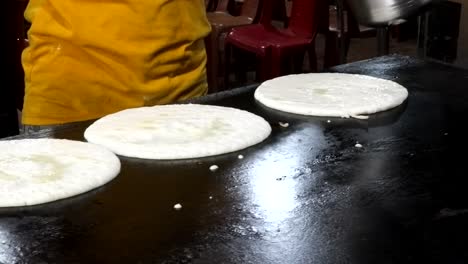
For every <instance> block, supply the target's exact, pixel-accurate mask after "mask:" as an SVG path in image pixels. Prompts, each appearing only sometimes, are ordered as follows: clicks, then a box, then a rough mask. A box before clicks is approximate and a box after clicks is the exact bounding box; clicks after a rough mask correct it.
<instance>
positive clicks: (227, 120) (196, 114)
mask: <svg viewBox="0 0 468 264" xmlns="http://www.w3.org/2000/svg"><path fill="white" fill-rule="evenodd" d="M270 132H271V127H270V125H269V124H268V122H266V121H265V120H264V119H263V118H262V117H260V116H257V115H254V114H252V113H250V112H247V111H244V110H239V109H234V108H230V107H221V106H212V105H198V104H176V105H159V106H152V107H140V108H133V109H127V110H123V111H120V112H117V113H114V114H110V115H108V116H105V117H103V118H101V119H99V120H97V121H96V122H94V123H93V124H92V125H91V126H89V127H88V128H87V129H86V131H85V134H84V136H85V138H86V140H88V141H89V142H92V143H95V144H98V145H101V146H104V147H106V148H108V149H110V150H111V151H113V152H114V153H116V154H118V155H122V156H127V157H134V158H142V159H160V160H172V159H189V158H200V157H207V156H213V155H219V154H225V153H229V152H234V151H237V150H241V149H244V148H247V147H250V146H252V145H255V144H257V143H260V142H261V141H263V140H264V139H265V138H267V137H268V136H269V134H270Z"/></svg>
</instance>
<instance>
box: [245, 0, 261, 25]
mask: <svg viewBox="0 0 468 264" xmlns="http://www.w3.org/2000/svg"><path fill="white" fill-rule="evenodd" d="M260 2H261V0H244V3H243V4H242V8H241V12H240V15H241V16H245V17H248V18H251V19H252V20H253V21H254V22H257V21H258V19H259V14H260V12H259V11H260Z"/></svg>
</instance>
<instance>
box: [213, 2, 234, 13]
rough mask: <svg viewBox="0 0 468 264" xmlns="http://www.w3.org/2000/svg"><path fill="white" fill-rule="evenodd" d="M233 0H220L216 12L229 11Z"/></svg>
mask: <svg viewBox="0 0 468 264" xmlns="http://www.w3.org/2000/svg"><path fill="white" fill-rule="evenodd" d="M230 2H231V0H219V1H218V3H217V5H216V10H215V11H216V12H228V8H229V4H230Z"/></svg>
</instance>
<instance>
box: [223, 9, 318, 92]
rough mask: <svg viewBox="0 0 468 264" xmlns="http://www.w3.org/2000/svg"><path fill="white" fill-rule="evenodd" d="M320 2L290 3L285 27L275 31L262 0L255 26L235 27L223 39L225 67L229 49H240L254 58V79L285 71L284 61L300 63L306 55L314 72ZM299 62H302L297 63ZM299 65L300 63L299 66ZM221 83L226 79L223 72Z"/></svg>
mask: <svg viewBox="0 0 468 264" xmlns="http://www.w3.org/2000/svg"><path fill="white" fill-rule="evenodd" d="M321 2H323V1H322V0H294V1H293V4H292V10H291V17H290V19H289V21H288V26H287V27H286V28H284V29H278V28H275V27H273V26H272V24H271V21H272V14H273V6H274V3H273V1H272V0H265V1H263V4H262V9H261V16H260V21H259V23H258V24H254V25H249V26H242V27H236V28H233V29H232V30H231V32H230V33H229V34H228V36H227V37H226V43H225V45H226V47H225V55H226V67H228V66H229V65H230V58H231V55H232V54H231V53H232V48H233V47H235V48H238V49H242V50H244V51H248V52H250V53H253V54H255V55H256V56H257V59H258V64H257V66H258V68H257V79H258V80H259V81H264V80H268V79H271V78H274V77H277V76H280V75H281V74H283V73H284V72H285V69H284V68H285V67H284V66H285V65H287V64H285V63H284V62H286V59H288V60H291V59H296V60H295V61H296V62H303V59H304V54H305V53H306V52H308V53H309V59H310V61H309V63H310V66H311V69H312V70H316V64H317V61H316V56H315V45H314V41H315V36H316V35H317V30H318V22H319V18H318V15H319V13H318V11H319V10H320V8H319V5H320V4H322V3H321ZM301 59H302V61H301ZM300 64H302V63H300ZM225 72H226V76H225V82H226V84H227V82H228V80H229V69H226V71H225Z"/></svg>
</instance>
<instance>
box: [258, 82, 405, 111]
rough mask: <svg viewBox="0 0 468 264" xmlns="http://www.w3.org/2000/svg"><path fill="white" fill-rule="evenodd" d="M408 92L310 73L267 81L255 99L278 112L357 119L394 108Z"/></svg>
mask: <svg viewBox="0 0 468 264" xmlns="http://www.w3.org/2000/svg"><path fill="white" fill-rule="evenodd" d="M407 97H408V91H407V90H406V88H405V87H403V86H401V85H400V84H398V83H396V82H393V81H389V80H384V79H380V78H375V77H371V76H366V75H358V74H344V73H308V74H295V75H287V76H282V77H279V78H275V79H272V80H268V81H265V82H264V83H262V84H261V85H260V86H259V87H258V88H257V90H256V91H255V99H256V100H257V101H258V102H260V103H261V104H263V105H265V106H267V107H269V108H273V109H276V110H280V111H284V112H288V113H293V114H300V115H313V116H330V117H356V116H362V115H370V114H374V113H377V112H380V111H385V110H388V109H391V108H394V107H396V106H398V105H400V104H401V103H403V102H404V101H405V99H406V98H407Z"/></svg>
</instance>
